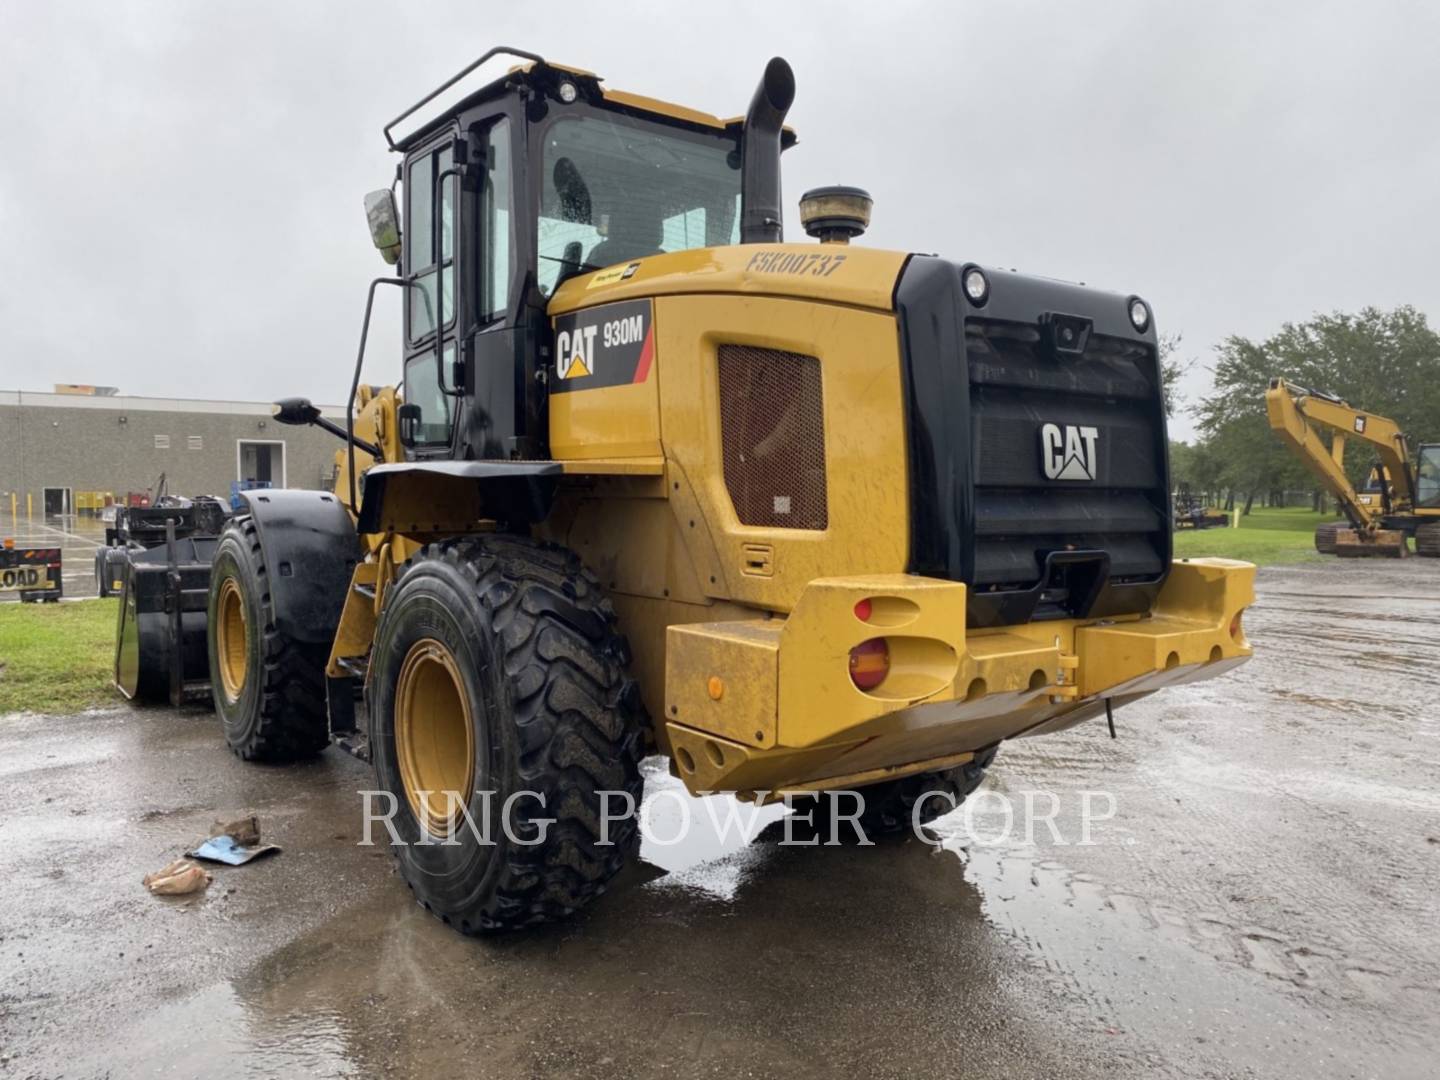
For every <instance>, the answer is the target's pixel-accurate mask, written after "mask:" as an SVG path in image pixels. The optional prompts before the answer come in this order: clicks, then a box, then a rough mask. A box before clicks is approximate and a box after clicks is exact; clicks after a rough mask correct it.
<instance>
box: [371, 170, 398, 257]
mask: <svg viewBox="0 0 1440 1080" xmlns="http://www.w3.org/2000/svg"><path fill="white" fill-rule="evenodd" d="M365 217H366V219H367V220H368V221H369V222H370V239H371V241H373V242H374V244H375V247H376V249H377V250H378V251H379V252H380V257H381V258H382V259H384V260H385V261H386V262H387V263H389V264H390V265H391V266H394V265H395V264H396V263H398V262H399V261H400V211H399V210H398V209H396V207H395V193H394V192H393V191H391V190H390V189H389V188H381V189H380V190H379V191H372V192H370V194H369V195H366V196H365Z"/></svg>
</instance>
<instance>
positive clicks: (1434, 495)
mask: <svg viewBox="0 0 1440 1080" xmlns="http://www.w3.org/2000/svg"><path fill="white" fill-rule="evenodd" d="M1415 479H1416V487H1417V488H1418V489H1419V490H1417V491H1416V492H1415V497H1416V498H1417V499H1418V500H1419V503H1420V505H1421V506H1440V444H1436V445H1435V446H1422V447H1421V448H1420V468H1419V469H1417V470H1416V477H1415Z"/></svg>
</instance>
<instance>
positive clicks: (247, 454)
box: [236, 439, 285, 487]
mask: <svg viewBox="0 0 1440 1080" xmlns="http://www.w3.org/2000/svg"><path fill="white" fill-rule="evenodd" d="M236 457H237V459H238V460H237V462H236V466H237V469H238V471H239V475H238V476H237V477H236V479H237V480H239V481H241V482H242V483H260V484H268V485H270V486H271V487H284V486H285V444H284V443H283V442H261V441H258V440H253V441H252V440H246V439H241V440H240V441H239V444H238V445H237V447H236Z"/></svg>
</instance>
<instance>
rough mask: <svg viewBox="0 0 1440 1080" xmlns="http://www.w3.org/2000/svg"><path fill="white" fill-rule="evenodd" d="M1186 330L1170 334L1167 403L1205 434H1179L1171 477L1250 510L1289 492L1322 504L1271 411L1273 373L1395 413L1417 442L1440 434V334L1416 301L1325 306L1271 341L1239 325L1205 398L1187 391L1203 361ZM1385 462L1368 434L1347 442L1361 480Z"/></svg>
mask: <svg viewBox="0 0 1440 1080" xmlns="http://www.w3.org/2000/svg"><path fill="white" fill-rule="evenodd" d="M1180 345H1181V343H1180V339H1179V338H1168V339H1166V340H1164V341H1162V342H1161V350H1160V353H1161V364H1162V371H1163V374H1164V385H1165V391H1166V408H1167V409H1169V410H1171V411H1172V414H1173V411H1174V410H1176V409H1178V408H1185V409H1186V410H1187V411H1188V412H1189V413H1190V414H1191V415H1193V416H1194V417H1195V423H1196V428H1197V429H1198V437H1197V438H1196V439H1195V441H1194V442H1192V443H1184V442H1173V441H1172V442H1171V444H1170V471H1171V484H1172V486H1173V487H1175V488H1177V489H1182V488H1184V489H1189V490H1190V491H1192V492H1195V493H1197V494H1203V495H1208V496H1209V497H1210V498H1211V499H1212V500H1216V501H1220V502H1222V503H1223V505H1224V506H1225V507H1226V509H1230V508H1233V507H1234V506H1236V505H1241V506H1243V508H1244V512H1245V513H1249V511H1250V508H1251V506H1252V505H1253V504H1254V503H1255V502H1256V501H1257V499H1258V500H1260V501H1261V502H1262V504H1264V503H1271V504H1274V503H1277V502H1278V501H1279V500H1280V499H1281V498H1282V497H1283V495H1284V493H1285V492H1294V491H1308V492H1310V493H1311V498H1312V505H1313V506H1314V508H1316V509H1319V508H1320V507H1321V505H1322V502H1323V492H1322V489H1321V488H1320V485H1319V483H1318V482H1317V481H1316V479H1315V477H1314V475H1313V474H1312V473H1311V472H1310V471H1309V470H1308V469H1307V468H1306V467H1305V465H1304V464H1303V463H1302V462H1301V461H1300V459H1299V458H1298V457H1297V456H1296V455H1295V454H1294V453H1293V452H1291V451H1290V450H1288V449H1286V447H1285V446H1284V445H1283V444H1282V443H1281V442H1280V440H1279V438H1278V437H1277V436H1276V435H1275V434H1274V432H1272V431H1271V430H1270V425H1269V423H1268V422H1267V421H1266V418H1265V390H1266V388H1267V387H1268V386H1269V384H1270V379H1271V377H1273V376H1276V375H1278V376H1281V377H1283V378H1284V379H1285V380H1286V381H1288V382H1293V383H1298V384H1299V385H1301V386H1304V387H1308V388H1310V389H1313V390H1319V391H1322V392H1325V393H1329V394H1335V395H1337V396H1339V397H1341V398H1343V399H1345V400H1346V401H1348V402H1349V403H1350V404H1351V405H1353V406H1355V407H1356V408H1360V409H1364V410H1366V411H1367V412H1371V413H1376V414H1378V415H1380V416H1388V417H1390V418H1391V419H1393V420H1395V421H1397V422H1398V423H1399V424H1400V428H1401V430H1402V431H1404V432H1405V433H1406V434H1407V435H1409V436H1410V442H1411V447H1412V449H1413V447H1414V446H1415V445H1417V444H1418V443H1421V442H1440V334H1437V333H1436V332H1435V331H1434V330H1432V329H1431V328H1430V326H1429V324H1428V323H1427V322H1426V320H1425V316H1424V314H1423V313H1422V312H1420V311H1417V310H1416V309H1415V308H1413V307H1410V306H1408V305H1406V306H1401V307H1397V308H1395V309H1393V310H1389V311H1384V310H1381V309H1379V308H1374V307H1367V308H1365V309H1364V310H1362V311H1360V312H1358V313H1355V314H1345V313H1342V312H1336V313H1333V314H1329V315H1317V316H1315V317H1314V318H1312V319H1309V320H1308V321H1306V322H1300V323H1285V324H1284V325H1283V326H1282V327H1281V328H1280V330H1279V331H1278V332H1277V333H1276V334H1274V335H1273V336H1271V337H1269V338H1266V339H1265V340H1264V341H1251V340H1250V339H1249V338H1245V337H1241V336H1239V335H1232V336H1230V337H1228V338H1226V339H1225V340H1224V341H1223V342H1222V343H1221V344H1220V346H1219V348H1218V349H1217V350H1216V351H1217V359H1216V363H1215V366H1214V368H1213V375H1214V383H1213V386H1212V388H1211V390H1210V392H1209V393H1208V394H1206V395H1205V396H1204V397H1203V398H1201V399H1200V400H1199V401H1198V402H1195V403H1193V404H1189V405H1186V404H1184V403H1182V402H1180V401H1179V400H1178V393H1177V391H1178V384H1179V380H1180V378H1181V377H1182V376H1183V375H1184V373H1185V372H1186V371H1187V370H1189V368H1190V367H1191V366H1192V365H1193V361H1186V360H1184V359H1182V358H1181V356H1180V353H1181V348H1180ZM1374 463H1375V459H1374V455H1373V454H1371V453H1370V452H1369V451H1368V448H1367V447H1366V446H1364V444H1361V443H1355V442H1351V443H1350V444H1349V445H1347V447H1346V455H1345V467H1346V470H1347V472H1349V474H1350V478H1351V480H1352V482H1354V483H1356V484H1357V485H1358V484H1359V483H1361V482H1362V481H1363V480H1364V477H1365V474H1366V473H1368V472H1369V470H1370V467H1371V466H1372V465H1373V464H1374Z"/></svg>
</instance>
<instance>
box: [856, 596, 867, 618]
mask: <svg viewBox="0 0 1440 1080" xmlns="http://www.w3.org/2000/svg"><path fill="white" fill-rule="evenodd" d="M870 612H871V604H870V601H869V600H858V601H856V603H855V618H857V619H859V620H860V621H861V622H869V621H870Z"/></svg>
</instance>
